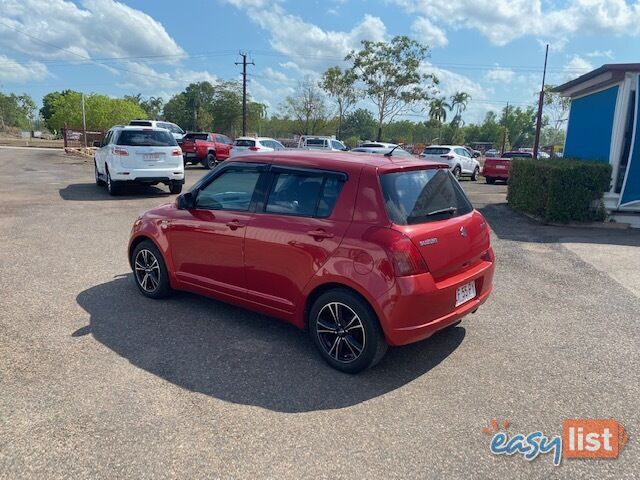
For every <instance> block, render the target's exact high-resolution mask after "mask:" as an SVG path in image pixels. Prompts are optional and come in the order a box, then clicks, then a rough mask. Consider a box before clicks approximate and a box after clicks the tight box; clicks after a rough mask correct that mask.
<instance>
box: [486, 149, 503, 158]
mask: <svg viewBox="0 0 640 480" xmlns="http://www.w3.org/2000/svg"><path fill="white" fill-rule="evenodd" d="M498 155H500V152H499V151H498V150H496V149H495V148H490V149H489V150H487V151H486V152H484V156H485V157H497V156H498Z"/></svg>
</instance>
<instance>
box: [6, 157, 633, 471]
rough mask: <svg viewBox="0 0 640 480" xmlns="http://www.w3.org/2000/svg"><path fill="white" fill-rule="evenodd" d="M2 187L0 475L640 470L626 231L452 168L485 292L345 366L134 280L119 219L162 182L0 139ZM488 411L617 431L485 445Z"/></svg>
mask: <svg viewBox="0 0 640 480" xmlns="http://www.w3.org/2000/svg"><path fill="white" fill-rule="evenodd" d="M203 173H204V171H203V170H202V169H200V168H197V167H189V168H188V171H187V178H188V183H189V184H190V183H193V182H194V181H195V180H197V179H198V178H199V177H200V176H201V175H202V174H203ZM0 185H2V187H1V188H0V242H1V243H0V245H2V248H1V249H0V302H1V304H0V307H1V308H0V478H29V477H34V478H48V479H54V478H109V479H111V478H122V477H136V478H172V477H174V478H175V477H180V478H408V477H412V478H414V477H415V478H465V479H466V478H496V477H507V476H508V477H510V478H549V477H561V478H577V477H580V478H598V479H600V478H638V472H639V471H640V454H639V451H638V444H637V440H636V438H637V435H638V432H640V408H639V406H640V405H639V404H640V402H639V400H638V399H639V398H640V388H639V382H638V379H639V377H638V371H639V369H638V367H639V363H640V362H639V355H638V346H639V344H640V341H639V338H640V336H639V334H638V325H639V316H640V315H639V311H640V298H639V296H640V293H639V291H640V289H639V288H638V285H640V283H639V281H638V278H639V277H638V275H640V263H639V262H638V260H637V258H638V257H640V255H639V254H638V252H639V250H638V246H640V232H637V231H620V230H607V231H595V230H587V229H578V228H557V227H542V226H539V225H536V224H535V223H533V222H532V221H531V220H529V219H527V218H525V217H522V216H520V215H518V214H515V213H513V212H512V211H511V210H510V209H509V208H508V207H507V206H506V204H505V192H506V187H505V186H501V185H492V186H490V185H486V184H482V183H478V184H475V183H472V182H467V181H465V182H463V186H464V187H465V189H467V191H468V192H469V194H470V196H471V198H472V200H473V202H474V204H475V205H476V206H477V207H478V208H479V209H481V211H483V213H484V214H485V215H486V216H487V219H488V221H489V223H490V225H491V227H492V230H493V242H494V248H495V251H496V255H497V259H498V263H497V269H496V276H495V290H494V294H493V296H492V297H491V298H490V299H489V301H488V302H487V303H486V304H485V306H484V307H483V308H481V309H480V310H479V311H478V312H477V313H476V314H474V315H471V316H469V317H468V318H466V319H465V320H464V321H463V322H462V323H461V324H460V325H459V326H458V327H457V328H454V329H452V330H451V331H448V332H446V333H442V334H439V335H437V336H435V337H433V338H431V339H429V340H426V341H424V342H422V343H419V344H416V345H411V346H408V347H404V348H399V349H393V350H391V351H390V352H389V354H388V355H387V357H385V359H384V360H383V362H382V363H381V364H380V365H379V366H377V367H376V368H375V369H372V370H370V371H368V372H365V373H364V374H361V375H359V376H348V375H344V374H340V373H338V372H336V371H334V370H332V369H330V368H329V367H327V366H326V365H325V364H324V363H323V362H322V361H321V360H320V358H319V357H318V356H317V354H316V353H315V351H314V350H313V346H312V344H311V342H310V341H309V340H308V339H307V336H306V335H305V334H304V333H302V332H299V331H297V330H296V329H295V328H293V327H290V326H288V325H286V324H283V323H281V322H278V321H277V320H273V319H271V318H267V317H265V316H262V315H258V314H254V313H251V312H248V311H245V310H241V309H239V308H235V307H232V306H228V305H225V304H222V303H220V302H216V301H214V300H209V299H205V298H200V297H197V296H195V295H191V294H186V293H180V294H177V295H175V296H174V297H172V298H171V299H169V300H166V301H151V300H148V299H145V298H143V297H142V296H141V295H140V294H139V293H138V292H137V291H136V288H135V286H134V285H133V283H132V279H131V274H130V270H129V267H128V263H127V259H126V243H127V239H128V235H129V231H130V228H131V225H132V222H133V221H134V219H135V218H136V216H137V215H138V214H139V213H140V212H142V211H143V210H145V209H146V208H149V207H151V206H154V205H157V204H159V203H162V202H167V201H172V200H173V198H174V197H173V196H172V195H169V194H167V193H166V189H165V188H164V187H162V188H139V189H135V190H130V191H129V192H128V194H126V195H124V196H121V197H116V198H111V197H109V196H108V195H107V194H106V192H105V191H104V190H103V189H101V188H98V187H96V186H95V185H94V184H93V167H92V165H91V164H88V163H85V162H83V161H82V160H81V159H77V158H66V157H64V156H63V155H62V154H59V153H56V152H50V151H49V152H47V151H34V150H20V149H0ZM620 255H623V256H629V257H630V258H631V260H629V261H628V262H625V261H623V259H621V258H620ZM611 257H615V258H611ZM608 259H610V260H611V261H609V260H608ZM632 261H635V262H636V265H637V266H638V268H637V269H636V268H632V267H630V265H631V266H633V263H629V262H632ZM621 265H622V266H624V268H625V270H624V274H619V273H617V272H618V270H619V269H618V267H619V266H621ZM493 418H495V419H498V421H500V422H502V421H503V420H504V419H509V420H510V422H511V425H510V426H509V427H508V429H507V431H508V432H509V433H510V434H516V433H519V432H522V433H528V432H531V431H534V430H542V431H543V432H545V433H546V434H548V435H551V434H561V432H562V422H563V420H564V419H567V418H615V419H617V420H619V421H620V422H621V423H622V424H623V425H624V426H625V428H626V429H627V431H628V432H629V433H630V436H631V440H630V443H629V444H628V445H627V447H626V449H625V450H624V451H623V452H622V453H621V455H620V457H619V458H618V459H616V460H571V459H565V460H563V462H562V464H561V466H559V467H554V466H553V465H552V463H551V457H550V456H549V455H545V456H541V457H540V458H538V459H536V460H535V461H533V462H526V461H524V460H523V459H522V458H521V457H519V456H514V457H504V456H501V457H495V456H493V455H492V454H491V453H490V452H489V441H490V437H489V436H488V435H487V434H485V433H483V432H482V428H483V427H485V426H487V425H489V423H490V421H491V419H493Z"/></svg>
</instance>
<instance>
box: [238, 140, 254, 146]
mask: <svg viewBox="0 0 640 480" xmlns="http://www.w3.org/2000/svg"><path fill="white" fill-rule="evenodd" d="M233 144H234V145H235V146H236V147H255V146H256V141H255V140H244V139H238V140H236V141H235V142H233Z"/></svg>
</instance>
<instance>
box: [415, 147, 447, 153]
mask: <svg viewBox="0 0 640 480" xmlns="http://www.w3.org/2000/svg"><path fill="white" fill-rule="evenodd" d="M450 151H451V149H450V148H442V147H427V148H425V149H424V152H422V153H423V155H446V154H447V153H449V152H450Z"/></svg>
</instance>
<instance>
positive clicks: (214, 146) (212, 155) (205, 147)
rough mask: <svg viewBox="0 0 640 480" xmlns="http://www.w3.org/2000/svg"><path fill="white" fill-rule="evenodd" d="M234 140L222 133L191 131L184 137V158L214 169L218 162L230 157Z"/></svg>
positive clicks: (182, 145) (186, 160) (181, 146)
mask: <svg viewBox="0 0 640 480" xmlns="http://www.w3.org/2000/svg"><path fill="white" fill-rule="evenodd" d="M232 145H233V142H232V141H231V139H230V138H229V137H227V136H226V135H222V134H220V133H206V132H190V133H187V134H186V135H185V136H184V137H183V138H182V143H181V145H180V148H182V158H183V160H184V164H185V166H186V165H187V164H188V163H201V164H202V166H203V167H204V168H206V169H209V170H210V169H212V168H213V167H215V166H216V165H217V164H218V162H221V161H223V160H226V159H227V158H229V155H230V152H231V146H232Z"/></svg>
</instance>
